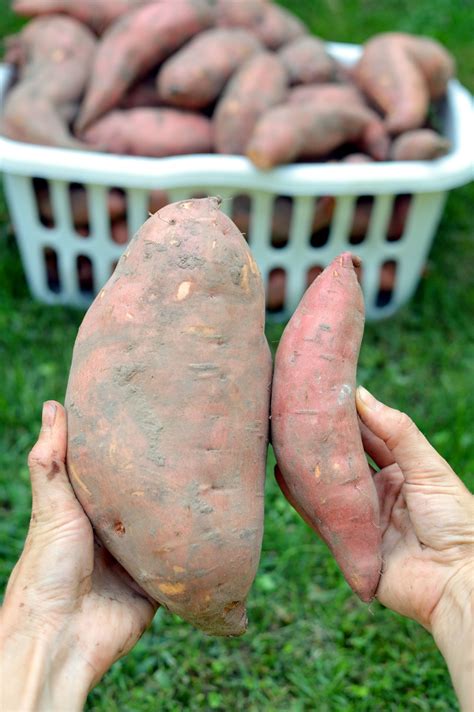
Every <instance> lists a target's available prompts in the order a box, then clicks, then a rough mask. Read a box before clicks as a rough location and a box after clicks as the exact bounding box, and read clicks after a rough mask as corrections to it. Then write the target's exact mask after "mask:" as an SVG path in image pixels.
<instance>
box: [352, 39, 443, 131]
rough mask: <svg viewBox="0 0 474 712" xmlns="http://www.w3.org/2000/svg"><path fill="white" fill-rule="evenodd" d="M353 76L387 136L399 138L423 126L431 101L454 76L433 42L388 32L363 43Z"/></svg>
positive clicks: (441, 52)
mask: <svg viewBox="0 0 474 712" xmlns="http://www.w3.org/2000/svg"><path fill="white" fill-rule="evenodd" d="M353 75H354V78H355V80H356V82H357V84H358V85H359V87H360V89H362V91H364V92H365V94H366V95H367V96H368V97H369V99H370V100H371V101H372V102H373V103H375V104H376V105H377V106H378V107H379V108H380V109H381V110H382V111H383V112H384V114H385V121H386V125H387V128H388V130H389V131H390V133H392V134H399V133H402V132H403V131H409V130H412V129H417V128H420V127H421V126H422V125H423V124H424V122H425V119H426V116H427V113H428V107H429V102H430V99H439V98H440V97H441V96H443V94H444V93H445V91H446V86H447V82H448V80H449V79H450V78H451V77H452V76H453V75H454V61H453V58H452V57H451V55H450V54H449V53H448V52H447V51H446V50H445V49H444V48H443V47H442V46H441V45H440V44H439V43H438V42H435V41H434V40H431V39H429V38H426V37H417V36H416V35H409V34H405V33H402V32H387V33H382V34H380V35H376V36H375V37H373V38H371V39H370V40H369V41H368V42H367V43H366V45H365V46H364V51H363V54H362V57H361V59H360V60H359V62H358V63H357V65H356V66H355V68H354V71H353Z"/></svg>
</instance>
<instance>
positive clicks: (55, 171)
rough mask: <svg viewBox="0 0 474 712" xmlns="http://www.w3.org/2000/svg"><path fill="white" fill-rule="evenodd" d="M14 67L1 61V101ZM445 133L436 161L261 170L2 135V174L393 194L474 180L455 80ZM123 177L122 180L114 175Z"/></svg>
mask: <svg viewBox="0 0 474 712" xmlns="http://www.w3.org/2000/svg"><path fill="white" fill-rule="evenodd" d="M326 45H327V48H328V50H329V52H330V53H331V54H333V56H335V57H336V58H337V59H339V60H340V61H342V62H343V63H346V64H349V65H350V64H352V63H353V62H354V61H355V60H356V59H357V57H358V56H359V55H360V52H361V49H362V48H361V47H360V46H359V45H351V44H346V43H337V42H328V43H326ZM11 71H12V70H11V67H10V66H9V65H7V64H0V102H1V99H2V97H3V96H4V94H5V93H6V90H7V86H8V82H9V78H10V76H11ZM446 105H447V111H448V113H449V114H450V116H449V119H450V126H449V133H448V138H449V139H450V140H451V142H452V145H453V150H452V151H451V152H450V153H449V154H448V155H447V156H444V157H443V158H439V159H436V160H434V161H390V162H379V163H367V164H354V165H351V164H344V165H341V164H337V163H335V164H331V163H300V164H290V165H286V166H281V167H278V168H275V169H273V170H270V171H260V170H259V169H257V168H255V167H254V166H253V165H252V163H251V162H250V161H249V160H248V159H247V158H246V157H244V156H227V155H218V154H214V153H213V154H193V155H186V156H172V157H166V158H147V157H141V156H140V157H137V156H119V155H115V154H110V153H100V152H96V151H94V152H89V151H80V150H75V149H63V148H53V147H49V146H39V145H35V144H28V143H23V142H20V141H13V140H11V139H7V138H4V137H2V136H0V171H2V172H3V173H9V174H13V175H22V176H38V177H42V178H48V179H53V180H67V181H70V182H82V183H89V184H98V185H117V184H118V183H119V184H120V187H123V188H141V189H148V190H152V189H155V188H166V189H173V188H184V187H186V188H200V187H204V186H219V187H221V188H222V189H229V190H232V192H234V193H235V192H238V191H243V192H248V191H263V192H270V193H277V194H284V195H292V196H298V195H318V194H327V193H329V192H330V193H332V194H334V195H345V194H364V193H371V194H388V193H406V192H417V193H420V192H438V191H441V190H447V189H449V188H454V187H458V186H461V185H464V184H465V183H468V182H470V181H471V180H473V179H474V150H473V146H474V139H473V137H472V124H473V118H474V111H473V108H472V97H471V94H470V93H469V91H468V90H467V89H466V88H465V87H464V86H462V84H460V82H459V81H458V80H457V79H452V80H450V82H449V85H448V92H447V101H446ZM118 176H120V180H119V181H118V179H117V177H118Z"/></svg>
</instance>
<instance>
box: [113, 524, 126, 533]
mask: <svg viewBox="0 0 474 712" xmlns="http://www.w3.org/2000/svg"><path fill="white" fill-rule="evenodd" d="M114 532H115V533H116V534H118V535H119V536H123V535H124V534H125V527H124V525H123V522H121V521H120V520H117V521H116V522H115V523H114Z"/></svg>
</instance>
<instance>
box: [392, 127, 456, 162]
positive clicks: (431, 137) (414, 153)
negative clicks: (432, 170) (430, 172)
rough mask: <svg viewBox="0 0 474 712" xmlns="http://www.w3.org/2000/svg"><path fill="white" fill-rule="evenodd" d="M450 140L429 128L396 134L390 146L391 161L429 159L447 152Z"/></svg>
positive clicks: (439, 156)
mask: <svg viewBox="0 0 474 712" xmlns="http://www.w3.org/2000/svg"><path fill="white" fill-rule="evenodd" d="M450 149H451V142H450V141H449V140H448V139H447V138H445V137H444V136H440V134H439V133H437V132H436V131H432V130H431V129H415V130H413V131H406V132H405V133H403V134H400V136H397V137H396V138H395V139H394V140H393V142H392V145H391V146H390V152H389V157H390V159H391V160H392V161H430V160H433V159H434V158H441V156H445V155H446V154H447V153H449V151H450Z"/></svg>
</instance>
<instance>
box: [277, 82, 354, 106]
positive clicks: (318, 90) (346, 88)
mask: <svg viewBox="0 0 474 712" xmlns="http://www.w3.org/2000/svg"><path fill="white" fill-rule="evenodd" d="M287 101H288V102H289V103H290V104H302V103H303V104H304V103H307V102H317V103H318V104H325V103H330V104H346V105H347V104H355V105H356V106H367V104H366V103H365V100H364V97H363V95H362V94H361V92H360V91H359V90H358V89H357V87H356V86H355V85H354V84H349V83H346V84H336V83H335V82H321V83H320V84H302V85H300V86H296V87H292V88H291V89H290V91H289V92H288V99H287Z"/></svg>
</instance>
